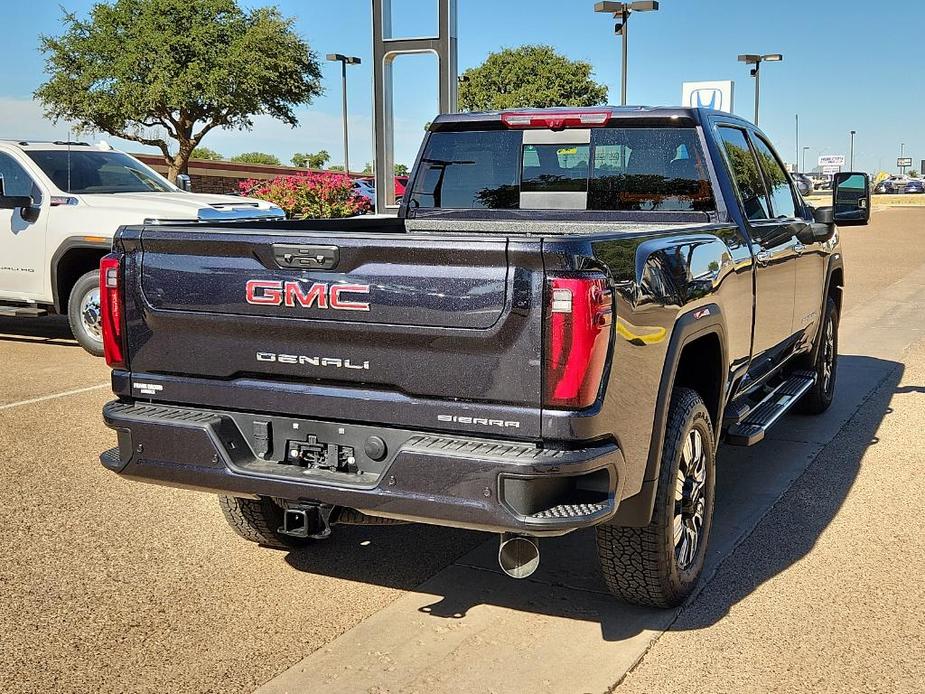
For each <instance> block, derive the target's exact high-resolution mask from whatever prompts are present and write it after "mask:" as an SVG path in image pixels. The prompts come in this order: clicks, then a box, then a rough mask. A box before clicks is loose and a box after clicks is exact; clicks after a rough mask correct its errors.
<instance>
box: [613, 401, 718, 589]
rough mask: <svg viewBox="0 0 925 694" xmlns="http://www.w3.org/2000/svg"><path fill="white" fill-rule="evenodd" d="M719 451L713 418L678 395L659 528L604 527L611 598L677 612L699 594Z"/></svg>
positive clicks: (655, 524)
mask: <svg viewBox="0 0 925 694" xmlns="http://www.w3.org/2000/svg"><path fill="white" fill-rule="evenodd" d="M715 469H716V468H715V446H714V442H713V427H712V424H711V423H710V413H709V411H708V410H707V408H706V405H704V402H703V400H702V399H701V397H700V395H699V394H697V392H696V391H693V390H691V389H689V388H677V389H676V390H675V392H674V394H673V396H672V399H671V406H670V409H669V411H668V424H667V426H666V429H665V443H664V445H663V447H662V464H661V470H660V473H659V481H658V490H657V492H656V496H655V507H654V509H653V512H652V521H651V522H650V523H649V525H647V526H646V527H644V528H623V527H618V526H613V525H600V526H598V527H597V548H598V558H599V559H600V564H601V570H602V572H603V574H604V580H605V582H606V584H607V587H608V588H609V589H610V592H611V593H613V594H614V595H615V596H617V597H618V598H621V599H623V600H626V601H627V602H632V603H636V604H637V605H649V606H653V607H675V606H677V605H680V604H681V603H682V602H684V600H685V599H686V598H687V597H688V596H689V595H690V594H691V592H692V591H693V590H694V587H695V586H696V585H697V581H698V579H699V578H700V573H701V571H702V570H703V561H704V557H705V556H706V551H707V542H708V540H709V536H710V527H711V525H712V520H713V495H714V485H715Z"/></svg>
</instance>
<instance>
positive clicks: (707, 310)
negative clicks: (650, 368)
mask: <svg viewBox="0 0 925 694" xmlns="http://www.w3.org/2000/svg"><path fill="white" fill-rule="evenodd" d="M711 334H712V335H716V336H717V337H718V338H719V344H720V351H721V362H722V363H721V364H720V377H721V378H722V383H720V384H719V385H720V387H719V407H718V411H717V416H716V421H715V422H713V434H714V437H715V440H716V441H719V433H720V430H721V427H722V420H723V409H724V406H725V402H726V397H727V393H726V390H727V386H728V382H729V368H728V357H727V343H726V319H725V316H724V315H723V312H722V309H720V307H719V306H718V305H717V304H707V305H705V306H700V307H697V308H696V309H691V310H689V311H687V312H685V313H684V314H682V315H680V316H679V317H678V319H677V321H675V326H674V328H673V330H672V332H671V338H670V340H669V343H668V349H667V353H666V355H665V364H664V367H663V368H662V377H661V380H660V382H659V389H658V398H657V400H656V404H655V417H654V421H653V423H652V437H651V439H650V443H649V457H648V458H647V460H646V471H645V475H644V477H643V482H642V488H641V489H640V490H639V492H637V493H636V494H634V495H633V496H631V497H628V498H626V499H624V500H622V501H621V503H620V505H619V507H618V508H617V513H616V515H615V516H614V517H613V519H612V520H611V521H609V522H610V523H611V524H613V525H620V526H626V527H637V528H641V527H645V526H646V525H648V524H649V523H650V522H651V520H652V510H653V508H654V506H655V495H656V492H657V491H658V476H659V471H660V469H661V459H662V447H663V446H664V443H665V426H666V424H667V422H668V408H669V406H670V404H671V393H672V391H673V390H674V384H675V377H676V376H677V372H678V365H679V364H680V361H681V354H682V353H683V352H684V347H685V346H687V345H688V344H690V343H692V342H693V341H694V340H697V339H699V338H701V337H705V336H707V335H711Z"/></svg>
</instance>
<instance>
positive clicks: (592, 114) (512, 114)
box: [501, 111, 611, 130]
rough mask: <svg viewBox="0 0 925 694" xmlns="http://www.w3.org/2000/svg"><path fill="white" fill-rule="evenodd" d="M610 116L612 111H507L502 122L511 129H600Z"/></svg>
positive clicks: (502, 115)
mask: <svg viewBox="0 0 925 694" xmlns="http://www.w3.org/2000/svg"><path fill="white" fill-rule="evenodd" d="M610 116H611V113H610V111H507V112H505V113H502V114H501V122H502V123H504V124H505V125H506V126H507V127H509V128H550V129H551V130H562V129H563V128H599V127H601V126H603V125H607V123H608V121H610Z"/></svg>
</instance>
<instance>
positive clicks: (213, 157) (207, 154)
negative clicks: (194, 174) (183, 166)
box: [190, 147, 224, 161]
mask: <svg viewBox="0 0 925 694" xmlns="http://www.w3.org/2000/svg"><path fill="white" fill-rule="evenodd" d="M223 158H224V157H222V155H221V154H219V153H218V152H216V151H215V150H214V149H209V148H208V147H197V148H196V149H194V150H193V151H192V152H191V153H190V159H209V160H210V161H218V160H220V159H223Z"/></svg>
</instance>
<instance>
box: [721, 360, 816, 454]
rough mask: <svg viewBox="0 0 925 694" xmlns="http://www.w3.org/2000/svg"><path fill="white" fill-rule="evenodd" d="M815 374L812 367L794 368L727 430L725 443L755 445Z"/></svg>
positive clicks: (806, 386)
mask: <svg viewBox="0 0 925 694" xmlns="http://www.w3.org/2000/svg"><path fill="white" fill-rule="evenodd" d="M815 382H816V375H815V374H814V373H813V372H812V371H796V372H794V373H793V374H791V375H790V377H789V378H788V379H787V380H786V381H784V382H783V383H781V384H780V385H779V386H777V388H775V389H774V390H772V391H771V392H770V393H768V395H767V396H765V398H764V399H763V400H762V401H761V402H760V403H758V405H756V406H755V407H754V408H752V409H751V410H750V411H749V412H748V414H746V415H745V417H744V418H743V419H742V420H741V421H740V422H737V423H735V424H733V425H731V426H730V427H729V428H728V429H727V430H726V443H728V444H731V445H733V446H754V445H755V444H756V443H759V442H761V441H762V440H764V435H765V433H766V432H767V431H768V429H770V428H771V427H772V426H773V425H774V423H775V422H777V420H778V419H780V418H781V417H782V416H784V414H786V413H787V411H788V410H789V409H790V408H791V407H793V406H794V405H795V404H796V403H797V402H798V401H799V400H800V398H801V397H802V396H803V394H804V393H805V392H806V391H808V390H809V389H810V388H812V387H813V384H815Z"/></svg>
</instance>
